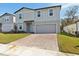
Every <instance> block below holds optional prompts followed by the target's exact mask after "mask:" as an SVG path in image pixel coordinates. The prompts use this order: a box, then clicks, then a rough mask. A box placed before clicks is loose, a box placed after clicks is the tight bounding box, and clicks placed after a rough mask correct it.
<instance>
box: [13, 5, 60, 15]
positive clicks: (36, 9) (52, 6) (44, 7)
mask: <svg viewBox="0 0 79 59" xmlns="http://www.w3.org/2000/svg"><path fill="white" fill-rule="evenodd" d="M55 7H60V8H61V5H57V6H50V7H43V8H37V9H31V8H27V7H22V8H20V9H19V10H17V11H16V12H14V14H15V13H17V12H19V11H20V10H22V9H29V10H41V9H48V8H55Z"/></svg>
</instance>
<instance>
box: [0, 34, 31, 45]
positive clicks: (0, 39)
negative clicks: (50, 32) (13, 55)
mask: <svg viewBox="0 0 79 59" xmlns="http://www.w3.org/2000/svg"><path fill="white" fill-rule="evenodd" d="M28 35H30V34H26V33H0V43H2V44H7V43H10V42H13V41H15V40H18V39H21V38H24V37H26V36H28Z"/></svg>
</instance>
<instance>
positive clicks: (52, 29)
mask: <svg viewBox="0 0 79 59" xmlns="http://www.w3.org/2000/svg"><path fill="white" fill-rule="evenodd" d="M36 32H37V33H56V24H41V25H37V26H36Z"/></svg>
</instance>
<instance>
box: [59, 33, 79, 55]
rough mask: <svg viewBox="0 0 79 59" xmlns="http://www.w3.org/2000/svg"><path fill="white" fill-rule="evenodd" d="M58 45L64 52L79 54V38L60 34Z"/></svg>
mask: <svg viewBox="0 0 79 59" xmlns="http://www.w3.org/2000/svg"><path fill="white" fill-rule="evenodd" d="M58 45H59V50H60V51H62V52H66V53H76V54H79V37H76V36H73V35H70V34H66V33H61V34H58Z"/></svg>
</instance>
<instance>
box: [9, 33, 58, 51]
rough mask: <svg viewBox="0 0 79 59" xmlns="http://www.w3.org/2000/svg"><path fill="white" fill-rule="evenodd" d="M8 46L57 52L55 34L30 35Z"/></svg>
mask: <svg viewBox="0 0 79 59" xmlns="http://www.w3.org/2000/svg"><path fill="white" fill-rule="evenodd" d="M10 44H12V45H17V46H26V47H36V48H40V49H47V50H53V51H58V45H57V35H56V34H32V35H30V36H28V37H25V38H22V39H19V40H17V41H14V42H11V43H10Z"/></svg>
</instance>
